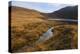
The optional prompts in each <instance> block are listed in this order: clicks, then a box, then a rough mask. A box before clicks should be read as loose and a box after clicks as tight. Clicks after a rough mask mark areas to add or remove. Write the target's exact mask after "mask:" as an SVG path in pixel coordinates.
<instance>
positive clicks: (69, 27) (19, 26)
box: [11, 7, 78, 52]
mask: <svg viewBox="0 0 80 54" xmlns="http://www.w3.org/2000/svg"><path fill="white" fill-rule="evenodd" d="M50 27H54V32H53V34H54V36H53V37H52V38H50V39H49V40H47V41H45V42H44V43H42V44H36V45H34V43H35V42H36V41H37V40H38V39H39V38H40V36H42V34H43V33H45V32H46V31H47V30H48V29H49V28H50ZM77 30H78V26H77V23H73V22H72V23H71V22H62V21H49V20H47V19H46V18H45V16H44V15H41V14H40V12H38V11H35V10H30V9H24V8H20V7H12V9H11V50H12V52H24V51H26V52H29V51H48V50H63V49H77V48H78V46H77V42H78V41H77V39H78V34H77V33H78V31H77Z"/></svg>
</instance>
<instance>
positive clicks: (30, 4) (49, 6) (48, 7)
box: [11, 1, 74, 13]
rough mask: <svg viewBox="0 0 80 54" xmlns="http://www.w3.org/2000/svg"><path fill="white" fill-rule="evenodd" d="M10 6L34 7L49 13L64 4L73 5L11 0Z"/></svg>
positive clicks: (64, 5) (62, 6)
mask: <svg viewBox="0 0 80 54" xmlns="http://www.w3.org/2000/svg"><path fill="white" fill-rule="evenodd" d="M11 5H12V6H19V7H24V8H28V9H35V10H38V11H40V12H44V13H51V12H54V11H56V10H59V9H61V8H64V7H66V6H74V5H71V4H57V3H38V2H37V3H36V2H23V1H12V3H11Z"/></svg>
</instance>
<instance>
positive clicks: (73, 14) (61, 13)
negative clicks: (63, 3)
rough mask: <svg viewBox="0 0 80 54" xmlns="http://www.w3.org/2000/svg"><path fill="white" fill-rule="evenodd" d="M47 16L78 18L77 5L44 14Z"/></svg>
mask: <svg viewBox="0 0 80 54" xmlns="http://www.w3.org/2000/svg"><path fill="white" fill-rule="evenodd" d="M45 15H46V16H47V17H49V18H64V19H78V6H68V7H64V8H62V9H60V10H57V11H55V12H52V13H47V14H45Z"/></svg>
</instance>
